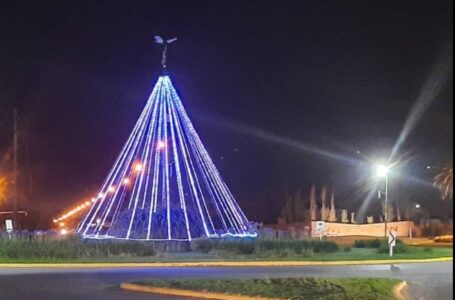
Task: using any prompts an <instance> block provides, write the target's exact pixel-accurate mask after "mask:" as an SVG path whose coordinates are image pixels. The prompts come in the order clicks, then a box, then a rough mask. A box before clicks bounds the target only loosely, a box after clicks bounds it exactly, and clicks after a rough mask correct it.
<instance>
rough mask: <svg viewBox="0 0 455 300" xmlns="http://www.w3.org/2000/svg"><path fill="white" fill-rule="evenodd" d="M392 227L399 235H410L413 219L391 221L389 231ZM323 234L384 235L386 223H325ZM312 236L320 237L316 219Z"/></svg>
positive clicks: (313, 222)
mask: <svg viewBox="0 0 455 300" xmlns="http://www.w3.org/2000/svg"><path fill="white" fill-rule="evenodd" d="M391 228H393V229H395V230H396V232H397V236H402V237H403V236H409V229H410V228H413V223H412V222H411V221H401V222H389V223H387V231H388V230H390V229H391ZM322 235H323V236H349V235H363V236H377V237H383V236H384V223H374V224H345V223H329V222H325V223H324V232H323V234H322ZM311 236H312V237H318V236H319V234H318V232H316V221H312V222H311Z"/></svg>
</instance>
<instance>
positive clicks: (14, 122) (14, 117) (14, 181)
mask: <svg viewBox="0 0 455 300" xmlns="http://www.w3.org/2000/svg"><path fill="white" fill-rule="evenodd" d="M13 211H14V217H13V220H14V223H15V224H14V226H15V228H18V220H17V109H14V112H13Z"/></svg>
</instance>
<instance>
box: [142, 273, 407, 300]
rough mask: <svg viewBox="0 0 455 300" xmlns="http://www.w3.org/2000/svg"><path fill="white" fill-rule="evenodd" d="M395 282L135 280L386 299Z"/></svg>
mask: <svg viewBox="0 0 455 300" xmlns="http://www.w3.org/2000/svg"><path fill="white" fill-rule="evenodd" d="M398 282H399V281H398V280H395V279H386V278H342V279H332V278H330V279H320V278H311V277H307V278H276V279H247V280H243V279H210V280H202V279H184V280H152V281H146V282H143V281H142V282H135V283H136V284H140V285H147V286H154V287H166V288H175V289H182V290H193V291H208V292H218V293H227V294H237V295H247V296H259V297H266V298H274V299H293V300H301V299H302V300H303V299H305V300H322V299H325V300H351V299H352V300H354V299H355V300H357V299H363V300H386V299H387V300H390V299H394V297H393V294H392V288H393V286H394V285H395V284H397V283H398Z"/></svg>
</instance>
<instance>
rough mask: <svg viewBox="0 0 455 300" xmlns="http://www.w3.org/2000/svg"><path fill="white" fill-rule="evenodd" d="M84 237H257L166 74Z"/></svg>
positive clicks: (84, 226)
mask: <svg viewBox="0 0 455 300" xmlns="http://www.w3.org/2000/svg"><path fill="white" fill-rule="evenodd" d="M77 232H78V233H79V234H81V235H82V237H84V238H95V239H112V238H113V239H130V240H151V241H152V240H154V241H159V240H175V241H191V240H192V239H194V238H199V237H209V238H220V237H256V236H257V233H256V232H255V231H254V229H253V228H252V226H251V224H250V223H249V222H248V220H247V218H246V216H245V214H244V213H243V212H242V210H241V209H240V207H239V206H238V204H237V202H236V201H235V199H234V197H233V195H232V193H231V192H230V191H229V189H228V187H227V185H226V183H225V182H224V181H223V179H222V178H221V175H220V173H219V172H218V170H217V169H216V167H215V164H214V163H213V161H212V159H211V158H210V156H209V154H208V153H207V150H206V149H205V147H204V145H203V144H202V142H201V140H200V138H199V135H198V134H197V132H196V130H195V129H194V126H193V124H192V122H191V121H190V118H189V117H188V114H187V113H186V111H185V108H184V107H183V104H182V102H181V100H180V97H179V96H178V94H177V92H176V90H175V89H174V87H173V85H172V82H171V80H170V78H169V76H167V75H162V76H160V77H159V78H158V81H157V83H156V85H155V87H154V88H153V91H152V93H151V95H150V97H149V99H148V101H147V103H146V105H145V108H144V110H143V111H142V113H141V115H140V117H139V119H138V121H137V123H136V125H135V126H134V128H133V131H132V133H131V134H130V136H129V138H128V140H127V142H126V144H125V146H124V147H123V149H122V151H121V153H120V155H119V156H118V158H117V161H116V162H115V163H114V166H113V168H112V169H111V171H110V172H109V174H108V176H107V178H106V180H105V182H104V183H103V185H102V187H101V189H100V192H99V193H98V196H97V197H96V200H95V201H94V203H93V205H92V206H91V208H90V210H89V212H88V213H87V214H86V215H85V217H84V218H83V220H82V221H81V223H80V224H79V226H78V228H77Z"/></svg>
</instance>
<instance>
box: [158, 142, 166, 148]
mask: <svg viewBox="0 0 455 300" xmlns="http://www.w3.org/2000/svg"><path fill="white" fill-rule="evenodd" d="M156 148H158V150H161V149H164V148H166V143H165V142H163V141H158V143H157V145H156Z"/></svg>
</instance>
